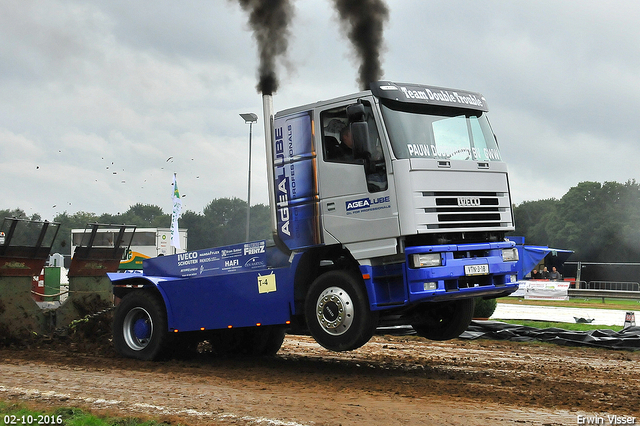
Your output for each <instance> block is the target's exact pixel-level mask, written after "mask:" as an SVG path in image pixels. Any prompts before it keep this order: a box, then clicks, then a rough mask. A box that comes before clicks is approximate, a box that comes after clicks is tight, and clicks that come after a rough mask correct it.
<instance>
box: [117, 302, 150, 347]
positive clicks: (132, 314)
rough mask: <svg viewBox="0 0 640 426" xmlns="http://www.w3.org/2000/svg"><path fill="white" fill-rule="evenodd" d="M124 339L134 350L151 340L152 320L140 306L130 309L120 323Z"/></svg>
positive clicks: (145, 345) (146, 344) (144, 345)
mask: <svg viewBox="0 0 640 426" xmlns="http://www.w3.org/2000/svg"><path fill="white" fill-rule="evenodd" d="M122 331H123V333H122V334H123V336H124V341H125V343H126V344H127V346H129V347H130V348H131V349H133V350H134V351H141V350H143V349H144V348H146V347H147V346H148V345H149V343H150V342H151V337H152V336H153V320H152V319H151V315H150V314H149V312H148V311H147V310H146V309H144V308H141V307H137V308H133V309H131V310H130V311H129V312H128V313H127V315H126V316H125V318H124V322H123V324H122Z"/></svg>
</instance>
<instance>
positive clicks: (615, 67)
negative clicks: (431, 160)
mask: <svg viewBox="0 0 640 426" xmlns="http://www.w3.org/2000/svg"><path fill="white" fill-rule="evenodd" d="M0 4H1V10H2V13H0V176H2V177H3V179H2V181H3V182H4V185H3V191H2V193H3V196H2V200H1V202H0V208H8V209H13V208H21V209H23V210H25V211H26V212H27V214H29V215H31V214H33V213H39V214H41V215H42V217H43V218H44V219H49V220H51V219H53V218H54V217H55V215H56V214H57V213H61V212H63V211H67V212H68V213H69V214H72V213H75V212H77V211H86V212H93V213H96V214H101V213H114V214H115V213H118V212H124V211H126V210H127V209H128V208H129V207H130V206H131V205H133V204H135V203H143V204H155V205H158V206H160V207H161V208H162V209H163V210H164V211H165V212H166V213H170V211H171V193H172V188H171V181H172V175H173V173H174V172H175V173H177V176H178V184H179V189H180V193H181V194H182V195H184V198H183V203H184V209H188V210H192V211H195V212H201V211H202V209H203V207H205V205H206V204H207V203H209V202H210V201H211V200H212V199H214V198H221V197H238V198H241V199H246V196H247V166H248V136H249V126H248V125H247V124H245V123H244V121H243V120H242V119H241V118H240V116H239V113H245V112H255V113H256V114H258V116H259V121H258V125H254V126H253V141H254V143H253V163H252V176H253V180H252V194H251V201H252V204H256V203H263V204H266V203H268V199H267V189H266V167H265V161H264V140H263V133H264V132H263V127H262V126H263V122H262V111H261V105H262V103H261V102H262V101H261V98H260V95H259V94H258V93H257V92H256V89H255V86H256V82H257V80H256V69H257V49H256V45H255V43H254V40H253V38H252V33H251V30H250V29H249V28H248V26H247V15H246V14H245V13H244V12H243V11H242V10H241V9H240V7H239V6H238V5H237V4H236V3H235V2H233V1H221V0H220V1H190V0H185V1H180V2H177V1H162V0H154V1H134V2H132V1H116V0H108V1H78V0H76V1H54V0H51V1H46V2H32V1H22V0H0ZM332 4H333V2H332V1H330V0H298V1H296V2H294V6H295V16H294V18H293V22H292V24H291V33H292V36H291V38H290V44H289V49H288V54H287V57H286V58H285V59H282V60H280V61H279V63H280V67H279V69H278V76H279V79H280V87H279V89H278V91H277V93H276V94H275V97H274V107H275V109H276V110H282V109H285V108H289V107H293V106H296V105H301V104H305V103H311V102H315V101H318V100H323V99H329V98H332V97H336V96H340V95H344V94H348V93H352V92H356V91H358V90H359V88H358V84H357V83H356V78H357V68H358V64H357V63H356V62H355V60H353V59H352V56H353V55H352V48H351V46H350V44H349V42H347V41H346V39H345V38H344V37H343V32H342V31H341V29H340V25H339V24H338V21H337V17H336V14H335V12H334V11H333V7H332ZM387 5H388V7H389V11H390V14H389V20H388V22H387V23H386V26H385V30H384V39H385V51H384V52H383V55H382V67H383V71H384V75H383V78H384V79H386V80H391V81H397V82H413V83H423V84H429V85H436V86H445V87H452V88H459V89H467V90H472V91H477V92H480V93H482V94H483V95H484V96H485V97H486V99H487V101H488V104H489V109H490V111H489V119H490V121H491V123H492V126H493V130H494V131H495V133H496V135H497V137H498V141H499V143H500V147H501V150H502V157H503V159H504V160H505V161H506V162H507V163H508V165H509V172H510V184H511V190H512V196H513V202H514V203H516V204H520V203H521V202H523V201H527V200H538V199H543V198H552V197H553V198H560V197H562V195H564V194H565V193H566V192H567V191H568V190H569V188H571V187H572V186H575V185H576V184H577V183H579V182H582V181H598V182H605V181H617V182H626V181H627V180H629V179H637V180H640V177H639V175H640V172H639V171H638V170H639V162H638V158H640V143H639V142H640V120H639V119H638V118H637V117H636V114H637V113H638V111H640V29H639V28H638V23H639V22H640V2H638V1H637V0H629V1H616V2H604V1H586V0H581V1H558V0H552V1H540V0H538V1H535V2H533V1H530V0H528V1H513V0H509V1H507V0H504V1H487V0H483V1H477V0H476V1H471V0H469V1H452V0H441V1H436V0H429V1H418V0H414V1H411V0H388V1H387Z"/></svg>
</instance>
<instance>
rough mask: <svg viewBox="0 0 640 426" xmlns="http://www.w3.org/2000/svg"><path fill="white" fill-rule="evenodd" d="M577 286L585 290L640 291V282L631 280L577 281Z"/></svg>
mask: <svg viewBox="0 0 640 426" xmlns="http://www.w3.org/2000/svg"><path fill="white" fill-rule="evenodd" d="M575 288H579V289H584V290H615V291H640V284H639V283H637V282H629V281H577V282H576V285H575Z"/></svg>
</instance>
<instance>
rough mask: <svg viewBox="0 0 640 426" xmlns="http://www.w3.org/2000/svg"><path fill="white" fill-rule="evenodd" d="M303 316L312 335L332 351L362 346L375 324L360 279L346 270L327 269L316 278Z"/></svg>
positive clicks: (310, 288)
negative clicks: (327, 270)
mask: <svg viewBox="0 0 640 426" xmlns="http://www.w3.org/2000/svg"><path fill="white" fill-rule="evenodd" d="M305 317H306V320H307V326H308V327H309V331H310V332H311V335H312V336H313V338H314V339H315V340H316V341H317V342H318V343H320V344H321V345H322V346H324V347H325V348H327V349H329V350H332V351H349V350H352V349H356V348H359V347H360V346H362V345H364V344H365V343H367V342H368V341H369V339H371V336H373V333H374V332H375V329H376V326H377V323H378V315H377V313H375V312H372V311H371V310H370V309H369V299H368V297H367V293H366V291H365V288H364V284H363V283H362V280H361V279H359V277H357V276H356V275H355V274H352V273H349V272H346V271H329V272H326V273H324V274H322V275H320V276H319V277H318V278H316V280H315V281H314V282H313V283H312V284H311V287H309V291H308V292H307V299H306V301H305Z"/></svg>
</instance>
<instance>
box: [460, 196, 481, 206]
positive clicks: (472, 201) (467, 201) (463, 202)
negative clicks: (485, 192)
mask: <svg viewBox="0 0 640 426" xmlns="http://www.w3.org/2000/svg"><path fill="white" fill-rule="evenodd" d="M458 206H460V207H477V206H480V197H458Z"/></svg>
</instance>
